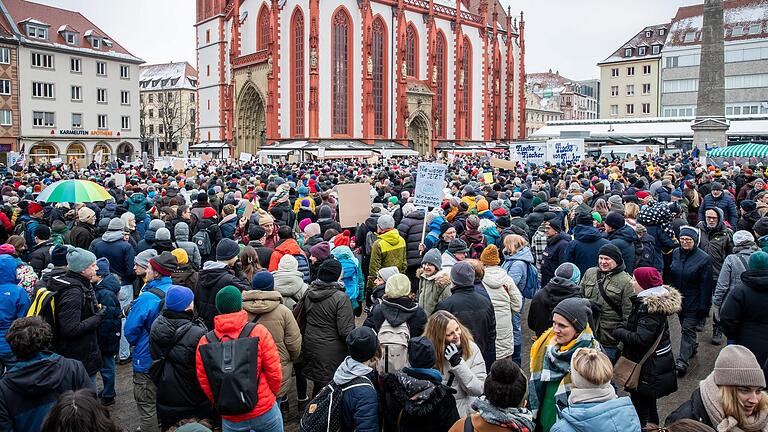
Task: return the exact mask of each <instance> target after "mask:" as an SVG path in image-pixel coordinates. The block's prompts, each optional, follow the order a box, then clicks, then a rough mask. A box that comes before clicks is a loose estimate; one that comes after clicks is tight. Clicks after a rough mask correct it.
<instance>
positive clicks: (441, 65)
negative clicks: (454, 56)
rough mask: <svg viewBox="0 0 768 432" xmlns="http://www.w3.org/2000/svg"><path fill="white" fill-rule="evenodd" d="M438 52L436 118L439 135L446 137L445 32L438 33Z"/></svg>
mask: <svg viewBox="0 0 768 432" xmlns="http://www.w3.org/2000/svg"><path fill="white" fill-rule="evenodd" d="M435 50H436V54H437V63H436V64H435V66H437V111H436V115H435V118H436V119H437V136H438V137H439V138H443V139H445V136H446V134H445V104H446V102H445V66H446V58H445V56H446V53H447V51H446V48H445V36H444V35H443V33H442V32H441V33H438V34H437V43H436V48H435Z"/></svg>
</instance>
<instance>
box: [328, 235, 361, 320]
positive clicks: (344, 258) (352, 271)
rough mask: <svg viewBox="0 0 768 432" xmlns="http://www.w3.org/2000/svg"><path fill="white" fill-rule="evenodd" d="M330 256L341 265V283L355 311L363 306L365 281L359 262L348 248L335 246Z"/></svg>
mask: <svg viewBox="0 0 768 432" xmlns="http://www.w3.org/2000/svg"><path fill="white" fill-rule="evenodd" d="M331 254H332V255H333V256H334V258H336V260H337V261H339V263H340V264H341V282H342V283H343V284H344V291H345V292H346V294H347V297H349V300H350V301H351V302H352V309H357V307H358V306H359V305H361V304H363V299H364V297H365V280H364V279H363V269H362V268H361V267H360V262H359V261H358V260H357V257H355V254H353V253H352V249H350V248H349V246H336V247H335V248H333V250H332V251H331Z"/></svg>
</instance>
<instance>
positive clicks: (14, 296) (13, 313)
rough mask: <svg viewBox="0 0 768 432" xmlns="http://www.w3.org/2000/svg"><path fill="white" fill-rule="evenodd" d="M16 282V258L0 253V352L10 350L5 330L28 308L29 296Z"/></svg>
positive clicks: (24, 314) (5, 352)
mask: <svg viewBox="0 0 768 432" xmlns="http://www.w3.org/2000/svg"><path fill="white" fill-rule="evenodd" d="M16 283H17V280H16V259H15V258H13V257H12V256H10V255H0V354H8V353H10V352H11V347H9V346H8V342H6V341H5V332H7V331H8V329H9V328H10V327H11V324H12V323H13V321H14V320H15V319H16V318H21V317H23V316H26V314H27V309H29V296H28V295H27V292H26V291H24V288H22V287H20V286H18V285H17V284H16Z"/></svg>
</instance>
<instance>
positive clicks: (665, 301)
mask: <svg viewBox="0 0 768 432" xmlns="http://www.w3.org/2000/svg"><path fill="white" fill-rule="evenodd" d="M665 288H666V289H667V293H666V294H662V295H651V296H648V297H643V298H641V299H640V301H641V302H642V303H643V304H644V305H645V306H647V307H648V312H649V313H661V314H664V315H674V314H676V313H678V312H680V310H681V309H682V307H683V296H682V295H680V291H678V290H676V289H674V288H672V287H669V286H665Z"/></svg>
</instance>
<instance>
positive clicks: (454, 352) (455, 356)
mask: <svg viewBox="0 0 768 432" xmlns="http://www.w3.org/2000/svg"><path fill="white" fill-rule="evenodd" d="M444 355H445V359H446V360H448V363H450V364H451V367H456V366H458V365H459V363H461V348H459V347H457V346H456V344H454V343H452V344H449V345H448V346H446V347H445V352H444Z"/></svg>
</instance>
